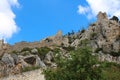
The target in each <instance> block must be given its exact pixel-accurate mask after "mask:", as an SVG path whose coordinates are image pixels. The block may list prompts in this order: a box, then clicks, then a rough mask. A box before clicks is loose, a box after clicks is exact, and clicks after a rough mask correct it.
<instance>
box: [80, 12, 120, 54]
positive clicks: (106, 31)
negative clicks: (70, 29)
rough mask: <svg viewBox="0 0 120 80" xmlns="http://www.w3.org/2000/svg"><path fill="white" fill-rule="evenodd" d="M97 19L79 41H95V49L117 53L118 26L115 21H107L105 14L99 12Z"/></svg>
mask: <svg viewBox="0 0 120 80" xmlns="http://www.w3.org/2000/svg"><path fill="white" fill-rule="evenodd" d="M97 18H98V19H97V22H95V23H93V24H91V25H90V26H89V28H88V30H86V31H85V33H83V34H82V37H81V38H80V39H79V40H80V41H81V40H84V39H88V40H90V41H92V42H93V41H95V42H96V44H97V47H96V48H103V52H107V53H110V52H112V51H113V52H119V51H120V24H119V23H118V22H116V21H115V20H112V19H111V20H109V19H108V17H107V15H106V13H102V12H99V14H98V17H97ZM93 49H94V48H93Z"/></svg>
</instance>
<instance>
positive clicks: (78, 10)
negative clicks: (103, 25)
mask: <svg viewBox="0 0 120 80" xmlns="http://www.w3.org/2000/svg"><path fill="white" fill-rule="evenodd" d="M119 5H120V0H109V1H108V0H97V1H96V0H1V1H0V39H1V38H4V39H5V40H6V41H7V42H8V43H10V44H14V43H16V42H20V41H27V42H33V41H40V40H41V39H43V38H46V37H48V36H52V35H55V34H56V32H57V31H58V30H62V32H63V34H67V33H68V32H70V31H72V30H74V31H78V30H81V29H83V28H85V29H87V27H88V25H89V24H90V23H91V22H93V21H95V19H96V18H95V17H96V15H97V14H98V12H99V11H102V12H106V13H107V14H108V15H109V17H111V16H113V15H115V16H118V17H119V18H120V6H119Z"/></svg>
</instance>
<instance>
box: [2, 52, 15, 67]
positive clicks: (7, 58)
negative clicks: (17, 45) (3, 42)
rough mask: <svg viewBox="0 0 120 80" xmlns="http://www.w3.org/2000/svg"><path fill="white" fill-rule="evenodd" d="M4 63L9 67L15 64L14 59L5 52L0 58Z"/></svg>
mask: <svg viewBox="0 0 120 80" xmlns="http://www.w3.org/2000/svg"><path fill="white" fill-rule="evenodd" d="M1 60H2V61H3V62H4V63H5V64H7V66H9V67H13V66H14V65H15V64H14V63H15V61H14V59H13V57H11V55H10V54H8V53H5V54H4V55H3V57H2V59H1Z"/></svg>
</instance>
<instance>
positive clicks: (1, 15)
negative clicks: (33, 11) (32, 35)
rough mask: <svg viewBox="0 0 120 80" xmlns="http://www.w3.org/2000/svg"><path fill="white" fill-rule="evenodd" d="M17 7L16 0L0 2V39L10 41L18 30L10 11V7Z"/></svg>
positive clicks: (2, 0)
mask: <svg viewBox="0 0 120 80" xmlns="http://www.w3.org/2000/svg"><path fill="white" fill-rule="evenodd" d="M18 6H19V3H18V0H0V39H1V38H4V39H10V38H11V37H12V35H13V34H14V33H16V32H17V31H18V30H19V28H18V26H17V25H16V23H15V17H16V16H15V14H14V13H13V11H12V7H18Z"/></svg>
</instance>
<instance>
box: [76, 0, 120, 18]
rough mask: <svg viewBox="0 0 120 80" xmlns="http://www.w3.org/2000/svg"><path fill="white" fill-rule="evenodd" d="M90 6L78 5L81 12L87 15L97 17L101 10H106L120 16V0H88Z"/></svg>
mask: <svg viewBox="0 0 120 80" xmlns="http://www.w3.org/2000/svg"><path fill="white" fill-rule="evenodd" d="M86 2H87V3H88V6H84V7H83V6H82V5H79V6H78V12H79V14H86V15H87V17H90V15H91V17H95V16H96V15H97V14H98V12H99V11H102V12H106V13H107V14H108V15H110V16H113V15H115V16H118V17H119V18H120V0H86Z"/></svg>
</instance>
